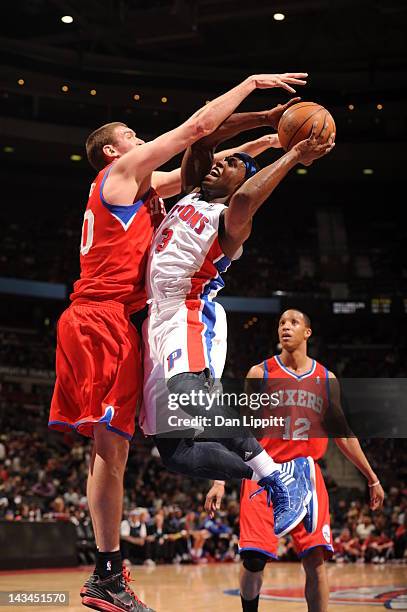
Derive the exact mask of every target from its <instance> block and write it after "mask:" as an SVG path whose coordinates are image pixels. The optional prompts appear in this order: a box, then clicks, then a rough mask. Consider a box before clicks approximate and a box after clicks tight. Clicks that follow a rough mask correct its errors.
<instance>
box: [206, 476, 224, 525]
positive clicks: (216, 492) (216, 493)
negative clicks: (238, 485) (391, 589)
mask: <svg viewBox="0 0 407 612" xmlns="http://www.w3.org/2000/svg"><path fill="white" fill-rule="evenodd" d="M224 494H225V485H224V483H223V482H222V481H221V480H215V482H214V483H213V485H212V487H211V489H210V490H209V491H208V493H207V495H206V499H205V511H206V512H207V513H208V514H209V516H210V517H211V518H214V516H215V514H216V512H217V511H218V510H220V505H221V503H222V497H223V496H224Z"/></svg>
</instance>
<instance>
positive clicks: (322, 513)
mask: <svg viewBox="0 0 407 612" xmlns="http://www.w3.org/2000/svg"><path fill="white" fill-rule="evenodd" d="M315 473H316V474H315V475H316V489H317V497H318V523H317V528H316V530H315V532H314V533H312V534H311V533H308V532H307V531H306V530H305V527H304V525H303V523H302V522H301V523H300V524H299V525H297V527H295V528H294V529H293V530H292V531H291V533H290V535H291V537H292V539H293V544H294V547H295V550H296V552H297V554H298V556H299V557H302V556H304V555H306V554H307V552H308V551H309V550H311V549H312V548H316V547H317V546H322V547H324V548H325V549H326V550H327V551H328V552H329V553H332V551H333V547H332V536H331V527H330V523H331V521H330V516H329V498H328V492H327V490H326V487H325V482H324V477H323V476H322V473H321V469H320V467H319V465H318V464H317V463H316V464H315ZM258 488H259V485H258V484H257V483H256V482H255V481H253V480H243V482H242V489H241V496H240V539H239V548H240V551H242V550H257V551H259V552H262V553H264V554H265V555H268V556H269V557H272V558H274V559H277V558H278V554H277V550H278V542H279V539H278V538H277V537H276V535H275V533H274V520H273V509H272V507H270V508H269V507H268V506H267V498H266V493H261V494H260V495H256V497H254V498H253V499H252V500H250V499H249V496H250V494H251V493H253V492H254V491H256V489H258Z"/></svg>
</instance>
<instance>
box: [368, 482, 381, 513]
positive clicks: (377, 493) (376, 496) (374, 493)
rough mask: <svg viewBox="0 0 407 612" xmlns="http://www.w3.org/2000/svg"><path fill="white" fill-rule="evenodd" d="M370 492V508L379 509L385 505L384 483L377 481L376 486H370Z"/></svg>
mask: <svg viewBox="0 0 407 612" xmlns="http://www.w3.org/2000/svg"><path fill="white" fill-rule="evenodd" d="M369 494H370V509H371V510H379V508H381V507H382V506H383V501H384V491H383V488H382V485H381V484H380V482H379V483H377V485H375V486H374V487H369Z"/></svg>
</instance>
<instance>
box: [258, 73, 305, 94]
mask: <svg viewBox="0 0 407 612" xmlns="http://www.w3.org/2000/svg"><path fill="white" fill-rule="evenodd" d="M307 76H308V72H284V74H254V75H253V76H251V77H249V80H250V81H251V82H252V83H253V84H254V86H255V88H256V89H271V88H272V87H282V88H283V89H286V90H287V91H289V92H290V93H295V89H294V88H293V87H291V86H292V85H306V84H307V81H306V80H305V79H306V78H307Z"/></svg>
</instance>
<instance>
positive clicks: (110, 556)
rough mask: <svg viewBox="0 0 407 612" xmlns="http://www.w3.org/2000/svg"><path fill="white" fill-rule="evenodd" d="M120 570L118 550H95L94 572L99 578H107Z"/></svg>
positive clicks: (120, 558)
mask: <svg viewBox="0 0 407 612" xmlns="http://www.w3.org/2000/svg"><path fill="white" fill-rule="evenodd" d="M121 571H122V555H121V553H120V550H115V551H114V552H99V551H98V552H97V554H96V573H97V575H98V576H99V578H102V579H104V578H108V577H109V576H113V575H114V574H120V572H121Z"/></svg>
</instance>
